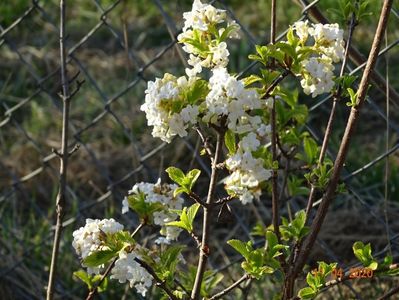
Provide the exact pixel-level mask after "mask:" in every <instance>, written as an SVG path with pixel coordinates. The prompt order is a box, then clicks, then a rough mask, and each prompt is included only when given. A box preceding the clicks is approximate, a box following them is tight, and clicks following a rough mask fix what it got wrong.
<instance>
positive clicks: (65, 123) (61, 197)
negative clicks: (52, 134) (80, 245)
mask: <svg viewBox="0 0 399 300" xmlns="http://www.w3.org/2000/svg"><path fill="white" fill-rule="evenodd" d="M65 10H66V7H65V2H64V0H60V15H61V16H60V63H61V84H62V100H63V101H62V103H63V111H62V137H61V153H57V152H55V153H56V154H57V155H58V156H59V157H60V176H59V190H58V194H57V199H56V213H57V220H56V227H55V233H54V242H53V251H52V255H51V264H50V272H49V280H48V287H47V300H52V299H53V297H54V282H55V276H56V272H57V260H58V253H59V246H60V241H61V233H62V228H63V226H62V222H63V219H64V214H65V212H64V209H65V197H66V183H67V170H68V158H69V155H68V129H69V106H70V101H69V100H70V92H69V82H68V78H67V70H66V50H65Z"/></svg>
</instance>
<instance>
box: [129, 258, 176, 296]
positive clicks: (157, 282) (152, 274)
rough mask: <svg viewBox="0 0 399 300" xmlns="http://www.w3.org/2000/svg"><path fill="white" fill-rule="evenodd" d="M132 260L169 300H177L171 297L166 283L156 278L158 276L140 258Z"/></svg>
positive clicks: (171, 293) (171, 294)
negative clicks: (146, 273)
mask: <svg viewBox="0 0 399 300" xmlns="http://www.w3.org/2000/svg"><path fill="white" fill-rule="evenodd" d="M134 260H135V261H136V262H137V263H138V264H139V265H140V266H142V267H143V268H144V269H146V271H147V272H148V273H150V275H151V276H152V277H153V278H154V280H155V282H156V286H158V287H159V288H161V289H163V290H164V292H165V293H166V294H167V295H168V296H169V299H172V300H178V298H177V297H176V296H175V295H173V292H172V291H171V290H170V289H169V288H168V287H167V285H166V282H165V281H163V280H161V278H159V277H158V275H157V274H156V273H155V271H154V270H153V269H152V268H151V266H150V265H149V264H147V263H146V262H145V261H143V260H141V259H140V258H137V257H135V258H134Z"/></svg>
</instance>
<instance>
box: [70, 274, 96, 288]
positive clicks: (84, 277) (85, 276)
mask: <svg viewBox="0 0 399 300" xmlns="http://www.w3.org/2000/svg"><path fill="white" fill-rule="evenodd" d="M73 275H74V276H75V277H77V278H79V279H80V280H81V281H83V282H84V283H85V284H86V285H87V287H88V288H89V290H90V289H91V288H92V282H91V278H90V276H89V275H88V274H87V273H86V271H84V270H79V271H75V272H73Z"/></svg>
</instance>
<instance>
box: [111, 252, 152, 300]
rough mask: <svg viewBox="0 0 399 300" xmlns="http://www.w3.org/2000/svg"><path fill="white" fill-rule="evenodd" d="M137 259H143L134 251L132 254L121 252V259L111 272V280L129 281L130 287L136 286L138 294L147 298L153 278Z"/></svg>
mask: <svg viewBox="0 0 399 300" xmlns="http://www.w3.org/2000/svg"><path fill="white" fill-rule="evenodd" d="M136 247H138V246H136ZM136 257H138V258H141V256H140V255H139V254H138V253H137V252H136V251H134V250H133V251H132V252H130V253H127V252H125V251H121V252H119V258H118V259H117V261H116V262H115V265H114V267H113V268H112V270H111V279H116V280H118V281H119V283H125V282H126V281H129V283H130V287H133V286H134V288H135V289H136V290H137V292H138V293H140V294H141V295H142V296H143V297H145V294H146V293H147V290H148V288H149V287H151V285H152V276H151V274H149V273H148V272H147V270H146V269H144V268H143V267H142V266H140V264H139V263H137V262H136V261H135V260H134V259H135V258H136Z"/></svg>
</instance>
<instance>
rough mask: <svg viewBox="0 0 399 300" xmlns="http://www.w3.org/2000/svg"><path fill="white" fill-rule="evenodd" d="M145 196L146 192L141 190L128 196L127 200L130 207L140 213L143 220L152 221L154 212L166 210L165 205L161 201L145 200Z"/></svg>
mask: <svg viewBox="0 0 399 300" xmlns="http://www.w3.org/2000/svg"><path fill="white" fill-rule="evenodd" d="M145 197H146V196H145V194H144V193H142V192H139V193H138V194H132V195H129V196H127V201H128V204H129V207H130V208H131V209H132V210H133V211H135V212H136V213H137V214H138V215H139V217H140V219H141V220H144V221H145V222H146V223H151V222H152V216H153V213H154V212H156V211H162V210H164V206H163V204H162V203H159V202H154V203H148V202H146V201H145V200H146V199H145Z"/></svg>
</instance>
